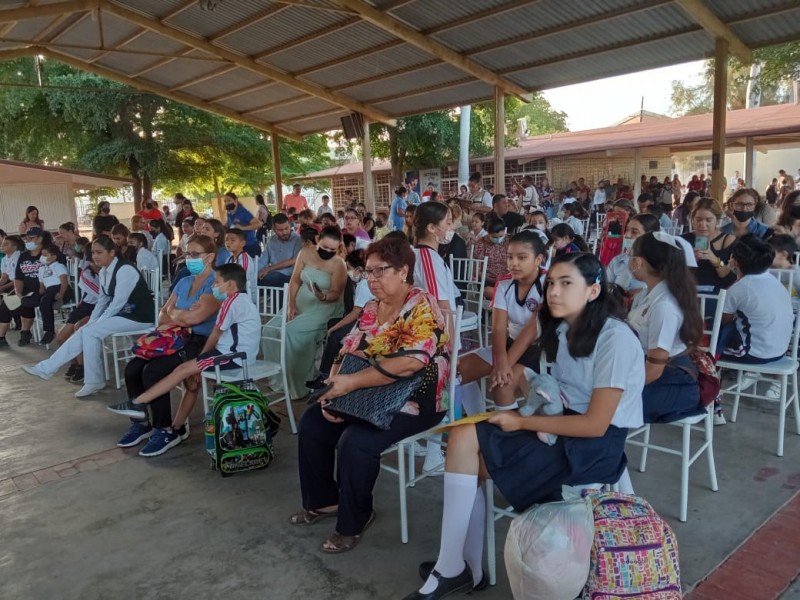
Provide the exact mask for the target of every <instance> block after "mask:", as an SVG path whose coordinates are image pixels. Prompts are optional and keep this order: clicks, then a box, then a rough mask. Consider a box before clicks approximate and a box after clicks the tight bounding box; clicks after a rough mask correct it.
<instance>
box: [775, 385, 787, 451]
mask: <svg viewBox="0 0 800 600" xmlns="http://www.w3.org/2000/svg"><path fill="white" fill-rule="evenodd" d="M788 385H789V377H788V376H786V375H781V405H780V406H781V408H780V412H779V413H778V456H783V438H784V434H785V429H786V388H787V387H788Z"/></svg>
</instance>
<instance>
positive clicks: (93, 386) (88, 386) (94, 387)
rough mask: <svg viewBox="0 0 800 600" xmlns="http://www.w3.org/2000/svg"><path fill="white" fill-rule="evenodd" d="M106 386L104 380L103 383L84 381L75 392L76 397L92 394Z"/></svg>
mask: <svg viewBox="0 0 800 600" xmlns="http://www.w3.org/2000/svg"><path fill="white" fill-rule="evenodd" d="M105 387H106V384H105V382H103V383H85V384H84V385H83V387H82V388H81V389H79V390H78V391H77V392H75V397H76V398H86V397H87V396H91V395H92V394H96V393H97V392H99V391H100V390H102V389H103V388H105Z"/></svg>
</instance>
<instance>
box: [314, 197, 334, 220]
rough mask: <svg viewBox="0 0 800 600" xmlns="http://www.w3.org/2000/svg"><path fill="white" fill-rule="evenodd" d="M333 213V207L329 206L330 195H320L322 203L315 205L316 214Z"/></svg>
mask: <svg viewBox="0 0 800 600" xmlns="http://www.w3.org/2000/svg"><path fill="white" fill-rule="evenodd" d="M326 213H327V214H329V215H332V214H333V208H331V197H330V196H328V194H323V195H322V204H320V205H319V206H318V207H317V216H318V217H321V216H322V215H324V214H326Z"/></svg>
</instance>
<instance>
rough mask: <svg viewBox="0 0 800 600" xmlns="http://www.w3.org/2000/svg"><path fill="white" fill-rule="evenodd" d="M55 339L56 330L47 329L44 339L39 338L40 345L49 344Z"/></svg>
mask: <svg viewBox="0 0 800 600" xmlns="http://www.w3.org/2000/svg"><path fill="white" fill-rule="evenodd" d="M54 339H56V334H55V332H54V331H45V332H44V335H43V336H42V339H40V340H39V345H40V346H47V345H48V344H52V343H53V340H54Z"/></svg>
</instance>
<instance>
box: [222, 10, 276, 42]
mask: <svg viewBox="0 0 800 600" xmlns="http://www.w3.org/2000/svg"><path fill="white" fill-rule="evenodd" d="M287 8H288V6H271V7H269V8H267V9H266V10H262V11H261V12H260V13H258V14H256V15H253V16H251V17H249V18H247V19H245V20H243V21H239V22H238V23H234V24H233V25H230V26H229V27H226V28H225V29H223V30H221V31H218V32H217V33H215V34H214V35H212V36H211V37H210V38H208V41H209V42H212V43H213V42H216V41H217V40H219V39H221V38H224V37H225V36H228V35H231V34H233V33H236V32H237V31H241V30H242V29H246V28H247V27H250V26H251V25H255V24H256V23H259V22H260V21H263V20H264V19H266V18H267V17H271V16H272V15H274V14H277V13H279V12H281V11H282V10H286V9H287Z"/></svg>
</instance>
